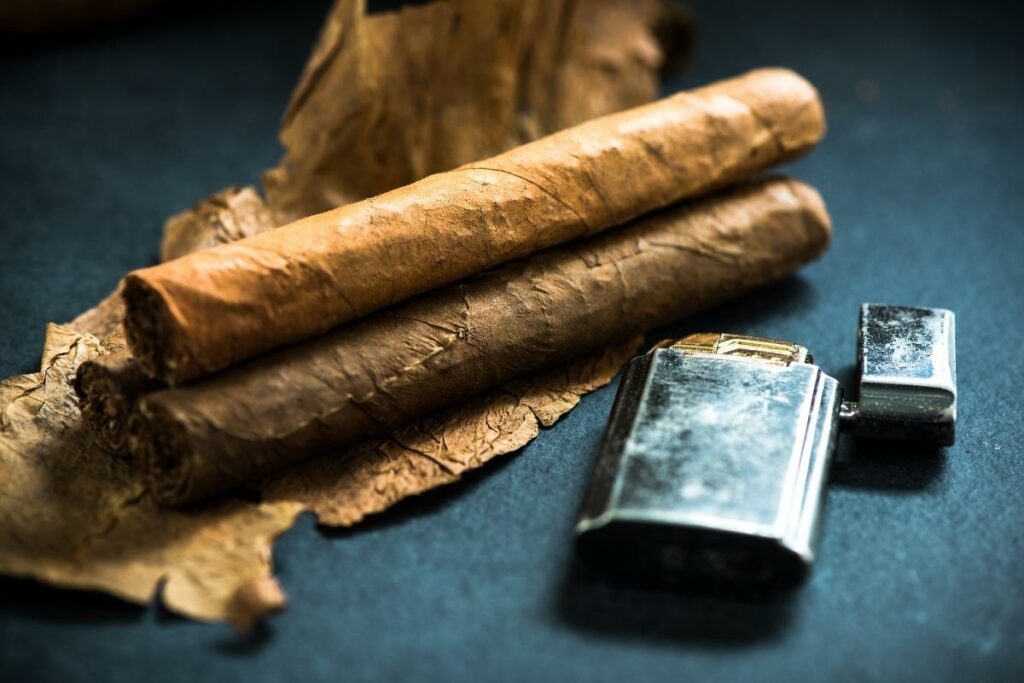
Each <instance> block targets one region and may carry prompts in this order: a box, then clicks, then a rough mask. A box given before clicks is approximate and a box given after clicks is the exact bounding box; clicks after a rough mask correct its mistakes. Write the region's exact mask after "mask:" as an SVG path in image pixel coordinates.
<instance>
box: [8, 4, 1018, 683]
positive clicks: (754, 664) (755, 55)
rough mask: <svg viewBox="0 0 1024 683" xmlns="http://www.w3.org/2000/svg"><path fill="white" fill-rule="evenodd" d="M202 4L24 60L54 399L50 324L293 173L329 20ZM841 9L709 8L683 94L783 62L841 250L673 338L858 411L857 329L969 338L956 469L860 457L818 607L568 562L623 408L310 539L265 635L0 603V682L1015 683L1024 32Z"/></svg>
mask: <svg viewBox="0 0 1024 683" xmlns="http://www.w3.org/2000/svg"><path fill="white" fill-rule="evenodd" d="M208 4H209V5H211V6H209V7H205V8H203V7H202V3H195V4H192V5H189V6H188V8H186V9H185V10H183V11H181V12H178V13H168V14H167V15H166V16H163V17H161V18H159V19H158V20H153V21H148V22H141V23H139V24H136V25H133V26H131V27H126V28H124V29H119V30H114V31H111V32H108V33H106V34H104V35H101V36H94V37H91V38H87V39H81V40H77V41H72V42H66V43H63V44H59V45H51V46H44V47H39V48H36V49H32V50H28V51H24V50H23V51H19V52H16V53H13V54H6V55H4V57H3V61H2V63H0V93H2V103H3V106H2V107H0V188H2V189H0V195H2V197H3V202H2V207H3V209H2V212H0V302H2V304H0V374H2V375H3V376H6V375H10V374H14V373H19V372H27V371H31V370H33V369H34V368H35V366H36V365H37V363H38V357H39V352H40V348H41V342H42V335H43V326H44V324H45V323H46V322H47V321H51V320H56V321H62V320H68V319H70V318H72V317H74V316H75V315H76V314H77V313H79V312H80V311H81V310H84V309H85V308H88V307H89V306H91V305H92V304H93V303H95V302H96V301H98V300H99V299H100V298H101V297H102V296H104V295H105V294H106V293H107V292H108V291H109V290H110V289H111V288H112V287H113V286H114V285H115V283H116V282H117V280H118V278H119V277H120V276H121V275H122V274H123V273H124V272H125V271H127V270H129V269H131V268H134V267H138V266H142V265H146V264H148V263H150V262H152V261H153V260H154V259H155V255H156V248H157V243H158V239H159V234H160V231H161V226H162V222H163V219H164V218H165V217H166V216H168V215H170V214H171V213H174V212H176V211H179V210H181V209H182V208H184V207H187V206H189V205H190V204H191V203H192V202H194V201H195V200H197V199H199V198H201V197H203V196H205V195H207V194H209V193H210V192H212V191H214V190H217V189H219V188H222V187H225V186H227V185H231V184H237V183H246V182H248V183H254V182H256V181H257V179H258V176H259V173H260V172H261V171H262V169H265V168H268V167H270V166H271V165H273V164H274V163H275V162H276V160H277V158H278V156H279V154H280V148H279V146H278V143H277V141H276V137H275V134H276V127H277V123H278V120H279V117H280V114H281V112H282V111H283V109H284V105H285V103H286V102H287V98H288V96H289V94H290V91H291V88H292V85H293V84H294V82H295V80H296V78H297V76H298V73H299V71H300V69H301V67H302V64H303V62H304V61H305V58H306V56H307V54H308V50H309V47H310V44H311V42H312V40H313V38H314V36H315V35H316V31H317V27H318V25H319V22H320V20H321V19H322V17H323V14H324V12H325V9H326V4H325V2H323V1H322V0H317V1H310V2H301V1H299V2H290V3H255V4H249V5H241V4H235V3H227V4H214V3H208ZM825 5H827V7H826V6H825ZM851 5H852V3H832V4H826V3H812V2H806V3H797V2H761V3H749V2H740V1H730V2H721V1H715V2H712V1H710V0H708V1H706V2H697V3H695V4H694V11H695V15H696V17H697V22H698V26H699V42H698V45H697V48H696V53H695V62H694V64H693V65H692V66H691V68H690V69H689V70H687V71H686V72H685V73H684V74H683V75H682V76H681V77H680V78H679V79H677V80H675V81H673V82H671V83H669V84H668V85H667V88H666V89H667V90H668V91H673V90H677V89H680V88H685V87H690V86H693V85H697V84H701V83H704V82H707V81H710V80H713V79H717V78H720V77H726V76H729V75H733V74H736V73H738V72H741V71H744V70H746V69H749V68H753V67H757V66H762V65H785V66H789V67H793V68H795V69H797V70H799V71H800V72H802V73H803V74H805V75H806V76H807V77H808V78H810V80H811V81H813V82H814V83H815V84H816V85H817V86H818V87H819V88H820V89H821V92H822V94H823V97H824V100H825V105H826V108H827V112H828V120H829V133H828V137H827V138H826V140H825V141H824V143H823V144H822V145H821V146H820V148H819V149H818V150H816V151H815V152H814V153H813V154H811V155H810V156H809V157H807V158H806V159H803V160H801V161H799V162H798V163H796V164H793V165H792V166H791V167H790V168H789V169H787V172H791V173H793V174H794V175H796V176H797V177H799V178H801V179H803V180H805V181H808V182H810V183H812V184H813V185H815V186H816V187H818V188H819V189H820V191H821V193H822V194H823V196H824V197H825V200H826V202H827V203H828V206H829V209H830V211H831V214H832V217H833V219H834V223H835V241H834V244H833V246H832V248H831V249H830V251H829V252H828V253H827V254H826V256H825V257H824V258H823V259H822V260H821V261H820V262H819V263H817V264H815V265H812V266H811V267H809V268H807V269H805V270H804V271H802V273H801V274H800V275H799V276H797V277H794V278H791V279H789V280H787V281H785V282H783V283H780V284H778V285H775V286H773V287H770V288H768V289H765V290H762V291H760V292H758V293H755V294H753V295H751V296H748V297H746V298H744V299H742V300H740V301H736V302H735V303H732V304H729V305H726V306H722V307H720V308H718V309H715V310H713V311H710V312H708V313H706V314H704V315H701V316H698V317H695V318H691V319H689V320H686V321H684V322H682V323H680V324H678V325H676V326H675V327H673V328H671V329H669V330H662V331H660V332H659V333H658V334H656V335H652V338H653V337H665V336H672V335H679V334H682V333H684V332H687V331H695V330H717V331H734V332H741V333H746V334H754V335H762V336H770V337H778V338H784V339H792V340H794V341H797V342H799V343H802V344H805V345H807V346H808V347H810V349H811V351H812V352H813V353H814V356H815V359H816V360H817V362H818V363H819V365H821V367H822V368H823V369H825V370H826V371H829V372H831V373H832V374H835V375H837V376H838V377H840V378H841V379H843V380H844V381H849V379H850V376H851V374H852V366H853V363H854V348H855V331H856V323H857V310H858V306H859V305H860V304H861V303H862V302H865V301H874V302H884V303H903V304H911V305H927V306H941V307H945V308H950V309H952V310H954V311H955V313H956V315H957V342H958V344H957V354H958V376H959V390H960V405H959V415H960V423H959V426H958V434H957V443H956V445H955V446H954V447H952V448H949V449H947V450H944V451H942V450H940V451H933V450H929V449H921V448H914V447H908V446H904V447H895V446H886V445H879V444H876V445H869V444H866V443H862V444H858V445H849V444H847V445H846V446H844V447H842V448H841V451H840V453H839V457H838V460H837V462H836V463H835V466H834V468H833V471H832V475H831V481H830V487H829V494H828V501H827V504H826V509H825V520H824V533H823V537H822V540H821V545H820V548H819V557H818V562H817V565H816V567H815V570H814V573H813V575H812V577H811V579H810V581H809V582H808V583H807V584H806V585H804V586H803V587H802V588H801V589H799V590H797V591H795V592H793V593H792V594H788V595H786V596H784V597H782V598H780V599H777V600H774V601H768V602H751V601H744V600H740V599H732V598H725V597H716V596H710V595H702V594H690V595H685V594H673V593H664V592H654V591H644V590H640V589H633V588H622V587H615V586H612V585H609V584H607V583H605V582H603V581H600V580H598V579H595V578H594V577H592V576H589V575H587V574H586V573H585V572H582V571H581V570H580V568H579V567H577V566H576V565H575V564H574V563H573V561H572V553H571V546H570V530H571V527H572V524H573V521H574V517H575V515H576V512H577V509H578V506H579V503H580V499H581V496H582V492H583V489H584V486H585V484H586V480H587V475H588V470H589V468H590V465H591V462H592V459H593V457H594V454H595V452H596V449H597V446H598V442H599V440H600V437H601V432H602V429H603V427H604V423H605V420H606V418H607V415H608V411H609V408H610V406H611V402H612V399H613V397H614V393H615V386H614V385H613V386H610V387H607V388H605V389H602V390H600V391H597V392H595V393H594V394H592V395H589V396H587V397H586V398H584V399H583V401H582V403H581V405H580V406H579V408H577V409H576V410H574V411H572V412H571V413H570V414H569V415H568V416H567V417H565V418H564V419H563V420H562V421H561V422H560V423H558V424H557V425H556V426H555V427H553V428H552V429H550V430H548V431H545V432H544V433H543V434H541V436H540V437H539V438H537V439H536V441H534V442H533V443H532V444H530V445H529V446H528V447H527V448H525V449H524V450H523V451H521V452H520V453H518V454H516V455H514V456H510V457H507V458H505V459H503V460H502V461H501V462H499V463H495V464H492V465H491V466H488V467H487V468H485V469H484V470H483V471H481V472H477V473H475V474H473V475H472V476H469V477H467V478H466V479H465V480H464V481H463V482H461V483H459V484H457V485H455V486H452V487H449V488H447V489H444V490H441V491H439V492H435V493H433V494H430V495H426V496H423V497H421V498H418V499H415V500H411V501H406V502H404V503H402V504H401V505H399V506H398V507H397V508H395V509H394V510H392V511H390V512H388V513H386V514H383V515H381V516H379V517H377V518H375V519H373V520H372V521H370V522H369V523H367V524H364V525H362V526H360V527H357V528H356V529H353V530H350V531H344V532H324V531H322V530H319V529H318V528H317V527H316V525H315V523H314V521H313V519H312V518H310V517H309V516H306V517H303V518H302V519H301V520H300V521H299V523H298V524H297V525H296V527H295V528H294V529H293V530H292V531H290V532H289V533H287V534H286V535H285V536H284V537H283V538H281V539H280V541H279V542H278V543H277V545H276V548H275V552H274V560H275V565H276V573H277V575H278V576H279V578H280V580H281V583H282V584H283V586H284V588H285V590H286V591H287V593H288V595H289V598H290V606H289V608H288V609H287V610H286V611H285V612H284V613H283V614H282V615H281V616H279V617H277V618H275V619H273V621H272V622H270V623H269V625H268V626H267V627H266V628H263V629H260V630H257V631H256V632H255V633H253V634H252V635H250V636H249V637H246V638H239V637H237V636H235V635H234V634H233V633H232V632H231V630H230V629H229V628H228V627H226V626H223V625H204V624H196V623H192V622H189V621H186V620H183V619H180V618H177V617H175V616H173V615H170V614H168V613H166V612H165V611H163V610H161V609H159V608H156V607H149V608H140V607H135V606H130V605H126V604H123V603H121V602H118V601H117V600H115V599H113V598H110V597H106V596H102V595H94V594H89V593H79V592H70V591H61V590H56V589H52V588H48V587H45V586H42V585H39V584H36V583H33V582H30V581H23V580H15V579H3V580H0V672H3V673H0V676H2V677H3V678H4V679H5V680H17V679H18V676H15V677H13V678H8V677H7V675H5V674H11V673H13V674H21V675H23V676H24V677H25V679H29V678H31V679H33V680H49V679H60V680H92V679H102V680H133V679H139V678H145V679H149V680H154V681H157V680H194V679H196V678H197V677H203V676H206V675H218V676H222V677H229V678H230V679H242V678H245V679H247V680H253V681H259V680H281V679H282V678H292V677H294V678H299V677H301V678H303V679H309V680H318V679H328V678H330V679H340V680H346V681H360V680H380V679H389V678H393V679H398V678H407V679H412V680H468V679H476V678H481V679H484V680H531V681H532V680H553V681H563V680H570V679H585V680H607V681H620V680H645V681H681V680H691V679H697V678H698V677H699V679H701V680H718V679H726V680H733V679H740V680H761V681H765V680H792V679H794V678H797V679H798V680H799V679H803V678H813V679H836V678H839V679H847V678H852V679H882V680H900V679H909V678H917V677H924V676H927V677H928V678H929V679H931V680H973V679H975V678H976V677H978V678H980V677H982V676H983V677H985V678H1002V679H1014V678H1016V679H1017V680H1020V676H1021V674H1022V672H1024V533H1022V530H1024V458H1022V457H1021V443H1020V441H1021V434H1022V422H1021V419H1022V418H1021V406H1022V402H1021V399H1020V392H1021V386H1020V385H1021V379H1022V375H1024V371H1022V367H1024V344H1022V343H1021V339H1022V335H1024V322H1022V321H1024V295H1022V293H1021V286H1022V285H1024V192H1022V190H1024V187H1022V184H1024V181H1022V177H1024V173H1022V171H1021V160H1022V159H1024V136H1022V133H1021V130H1022V126H1024V116H1022V114H1024V69H1022V65H1024V49H1022V47H1021V38H1020V26H1021V25H1022V23H1021V19H1022V17H1021V16H1020V15H1019V13H1018V14H1017V15H1016V16H1012V15H1011V14H1010V10H1006V9H1003V8H1002V7H1001V6H1000V5H992V6H991V7H988V8H986V7H983V6H981V5H980V4H978V3H956V4H953V5H949V6H939V5H936V3H920V4H919V5H918V6H916V7H914V6H912V5H910V4H909V3H894V2H873V3H868V4H861V3H857V4H856V6H855V7H854V6H851ZM630 677H634V678H632V679H631V678H630ZM636 677H639V678H636Z"/></svg>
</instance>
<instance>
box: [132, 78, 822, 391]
mask: <svg viewBox="0 0 1024 683" xmlns="http://www.w3.org/2000/svg"><path fill="white" fill-rule="evenodd" d="M824 129H825V123H824V115H823V111H822V107H821V102H820V99H819V97H818V93H817V91H816V90H815V89H814V87H813V86H812V85H811V84H809V83H808V82H807V81H806V80H804V79H803V78H801V77H800V76H798V75H797V74H795V73H793V72H791V71H787V70H783V69H766V70H759V71H753V72H750V73H748V74H746V75H743V76H740V77H738V78H734V79H731V80H726V81H722V82H719V83H715V84H712V85H710V86H707V87H704V88H700V89H697V90H694V91H690V92H683V93H679V94H677V95H673V96H671V97H668V98H666V99H664V100H660V101H658V102H654V103H651V104H648V105H644V106H641V107H637V108H634V109H630V110H627V111H624V112H620V113H618V114H612V115H609V116H605V117H602V118H598V119H594V120H592V121H589V122H587V123H584V124H581V125H579V126H576V127H573V128H569V129H566V130H563V131H561V132H558V133H555V134H553V135H550V136H548V137H546V138H542V139H540V140H537V141H534V142H532V143H529V144H526V145H523V146H520V147H517V148H514V149H512V150H510V151H508V152H505V153H503V154H500V155H498V156H496V157H492V158H490V159H487V160H484V161H480V162H476V163H471V164H467V165H465V166H462V167H460V168H458V169H455V170H453V171H448V172H446V173H439V174H436V175H433V176H429V177H427V178H424V179H423V180H420V181H418V182H416V183H413V184H411V185H407V186H405V187H402V188H399V189H397V190H393V191H391V192H387V193H384V194H382V195H378V196H376V197H372V198H370V199H367V200H364V201H361V202H357V203H355V204H350V205H348V206H345V207H342V208H340V209H336V210H333V211H328V212H326V213H322V214H317V215H315V216H312V217H309V218H305V219H302V220H300V221H297V222H295V223H291V224H289V225H287V226H284V227H282V228H278V229H277V230H272V231H270V232H266V233H263V234H261V235H257V236H255V237H251V238H248V239H245V240H241V241H239V242H236V243H233V244H227V245H223V246H220V247H216V248H214V249H209V250H205V251H201V252H198V253H195V254H192V255H190V256H187V257H184V258H181V259H177V260H175V261H173V262H170V263H165V264H162V265H158V266H154V267H152V268H146V269H143V270H139V271H135V272H134V273H131V274H129V275H128V276H127V278H126V279H125V281H124V290H123V294H124V302H125V307H126V313H125V332H126V336H127V339H128V343H129V346H130V348H131V350H132V352H133V353H134V355H135V356H136V358H137V359H138V360H139V362H140V364H141V365H142V367H143V369H144V370H145V372H146V373H147V374H149V375H151V376H153V377H156V378H159V379H161V380H162V381H164V382H166V383H168V384H172V385H173V384H180V383H182V382H184V381H187V380H189V379H193V378H196V377H199V376H202V375H204V374H207V373H211V372H213V371H215V370H219V369H222V368H225V367H228V366H229V365H231V364H233V363H235V362H237V361H239V360H242V359H245V358H248V357H251V356H254V355H256V354H258V353H261V352H263V351H266V350H268V349H271V348H275V347H278V346H282V345H285V344H288V343H292V342H295V341H299V340H302V339H306V338H309V337H312V336H315V335H317V334H320V333H323V332H325V331H326V330H328V329H330V328H332V327H334V326H336V325H338V324H340V323H343V322H346V321H349V320H353V319H355V318H359V317H362V316H364V315H366V314H368V313H371V312H373V311H375V310H378V309H380V308H383V307H385V306H388V305H391V304H393V303H396V302H399V301H402V300H404V299H406V298H408V297H410V296H414V295H416V294H419V293H422V292H424V291H428V290H430V289H434V288H436V287H439V286H442V285H444V284H447V283H450V282H452V281H455V280H458V279H460V278H463V277H466V276H469V275H473V274H475V273H477V272H480V271H481V270H484V269H487V268H490V267H492V266H495V265H498V264H501V263H503V262H506V261H509V260H512V259H516V258H522V257H524V256H527V255H529V254H532V253H535V252H537V251H539V250H541V249H545V248H548V247H551V246H554V245H557V244H560V243H563V242H566V241H569V240H572V239H575V238H578V237H582V236H587V235H591V234H594V233H597V232H600V231H602V230H605V229H607V228H609V227H612V226H615V225H618V224H621V223H624V222H626V221H628V220H631V219H633V218H635V217H637V216H640V215H642V214H644V213H647V212H649V211H652V210H654V209H657V208H659V207H663V206H667V205H669V204H672V203H674V202H677V201H679V200H681V199H684V198H687V197H692V196H695V195H699V194H703V193H706V192H708V191H709V190H712V189H715V188H719V187H722V186H725V185H728V184H730V183H733V182H736V181H738V180H741V179H744V178H746V177H748V176H750V175H751V174H754V173H756V172H758V171H760V170H762V169H764V168H767V167H769V166H771V165H773V164H776V163H779V162H781V161H784V160H787V159H790V158H792V157H794V156H796V155H799V154H801V153H803V152H805V151H807V150H808V149H810V147H812V146H813V145H814V144H815V143H817V142H818V141H819V140H820V139H821V137H822V136H823V134H824Z"/></svg>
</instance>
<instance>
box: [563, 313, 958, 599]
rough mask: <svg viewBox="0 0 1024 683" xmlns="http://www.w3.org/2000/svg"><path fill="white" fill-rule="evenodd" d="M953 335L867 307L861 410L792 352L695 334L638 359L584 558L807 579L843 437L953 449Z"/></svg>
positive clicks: (583, 535)
mask: <svg viewBox="0 0 1024 683" xmlns="http://www.w3.org/2000/svg"><path fill="white" fill-rule="evenodd" d="M953 326H954V322H953V314H952V313H951V312H950V311H947V310H942V309H933V308H910V307H904V306H882V305H875V304H865V305H864V306H862V307H861V312H860V325H859V333H858V351H857V366H858V376H859V381H858V383H859V396H858V400H857V402H856V403H854V402H852V401H844V400H843V396H842V389H841V388H840V386H839V383H838V382H837V381H836V380H835V379H833V378H832V377H829V376H828V375H827V374H825V373H824V372H822V370H821V369H820V368H818V367H817V366H816V365H814V364H813V361H812V359H811V356H810V354H809V353H808V352H807V349H806V348H804V347H803V346H799V345H797V344H793V343H790V342H785V341H777V340H771V339H760V338H756V337H744V336H738V335H728V334H696V335H691V336H688V337H685V338H684V339H681V340H679V341H677V342H674V343H667V344H662V345H659V347H658V348H655V349H654V350H652V351H651V352H649V353H647V354H645V355H643V356H640V357H638V358H635V359H634V360H633V361H631V362H630V364H629V365H628V366H627V367H626V370H625V372H624V374H623V377H622V382H621V384H620V386H619V393H618V395H617V397H616V399H615V404H614V407H613V408H612V413H611V418H610V421H609V424H608V428H607V431H606V433H605V438H604V442H603V444H602V447H601V450H600V453H599V455H598V460H597V463H596V466H595V468H594V472H593V475H592V478H591V482H590V487H589V490H588V491H587V495H586V498H585V501H584V504H583V510H582V513H581V516H580V520H579V522H578V524H577V526H576V541H577V548H578V550H579V552H580V554H581V555H582V556H583V557H584V558H585V559H586V560H588V561H589V562H591V563H593V564H595V565H599V566H601V567H604V568H605V569H608V570H612V571H614V572H618V573H621V572H627V573H629V574H630V575H633V576H640V577H647V578H654V579H665V578H668V579H670V580H676V579H678V578H679V577H681V576H686V577H689V578H693V579H697V580H698V581H699V580H700V579H705V580H711V581H713V582H716V583H718V582H725V583H727V584H743V585H755V586H763V587H766V588H781V587H786V586H791V585H793V584H795V583H797V582H799V581H800V580H801V579H803V578H804V577H805V576H806V575H807V573H808V571H809V570H810V567H811V564H812V562H813V559H814V548H815V541H816V536H817V531H818V527H819V519H820V517H821V507H822V503H823V500H824V492H825V484H826V477H827V474H828V469H829V463H830V460H831V458H832V454H833V452H834V450H835V445H836V438H837V436H838V434H839V432H840V431H848V432H851V433H853V434H855V435H857V436H872V437H883V438H898V439H913V440H919V441H924V442H928V443H933V444H935V445H937V446H944V445H950V444H952V443H953V438H954V428H955V422H956V360H955V351H954V329H953Z"/></svg>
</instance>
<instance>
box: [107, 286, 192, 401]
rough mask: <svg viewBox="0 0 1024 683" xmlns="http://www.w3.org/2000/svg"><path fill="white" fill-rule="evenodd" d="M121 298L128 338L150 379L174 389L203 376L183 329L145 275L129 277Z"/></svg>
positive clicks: (140, 364)
mask: <svg viewBox="0 0 1024 683" xmlns="http://www.w3.org/2000/svg"><path fill="white" fill-rule="evenodd" d="M121 297H122V300H123V302H124V334H125V338H126V339H127V341H128V347H129V348H130V349H131V352H132V355H134V356H135V358H136V360H137V361H138V363H139V367H141V368H142V371H143V372H144V373H145V374H146V375H148V376H149V377H152V378H155V379H158V380H161V381H163V382H165V383H166V384H169V385H171V386H174V385H176V384H180V383H181V382H183V381H185V380H188V379H191V378H192V377H197V376H199V375H200V374H201V373H200V371H199V368H198V364H197V363H196V362H195V359H194V358H193V357H192V355H191V354H190V353H188V351H187V350H186V349H185V345H184V343H183V342H182V340H181V338H182V335H181V330H180V326H179V324H178V321H177V320H176V319H175V316H174V314H173V313H172V312H171V311H170V309H169V308H168V303H167V300H166V299H165V298H164V297H163V296H162V295H161V293H160V291H159V290H158V289H157V288H156V287H154V286H153V285H152V284H151V283H150V282H149V281H148V280H147V279H146V278H145V277H144V276H143V275H142V274H141V271H136V272H135V273H129V274H128V275H126V276H125V278H124V281H123V282H122V286H121Z"/></svg>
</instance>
